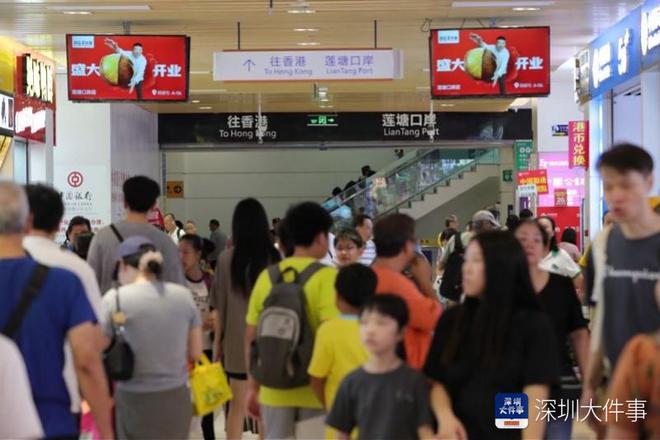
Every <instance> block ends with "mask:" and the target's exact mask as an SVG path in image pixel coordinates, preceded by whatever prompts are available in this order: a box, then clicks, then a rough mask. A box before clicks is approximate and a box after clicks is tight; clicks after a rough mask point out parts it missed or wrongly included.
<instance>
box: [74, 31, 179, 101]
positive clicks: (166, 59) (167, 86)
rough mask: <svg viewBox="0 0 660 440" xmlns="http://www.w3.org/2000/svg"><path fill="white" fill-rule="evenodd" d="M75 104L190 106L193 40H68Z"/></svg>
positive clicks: (109, 37) (117, 37)
mask: <svg viewBox="0 0 660 440" xmlns="http://www.w3.org/2000/svg"><path fill="white" fill-rule="evenodd" d="M66 50H67V79H68V81H69V99H70V100H72V101H158V102H162V101H165V102H177V101H187V100H188V73H189V72H188V71H189V58H190V39H189V38H188V37H186V36H183V35H67V36H66Z"/></svg>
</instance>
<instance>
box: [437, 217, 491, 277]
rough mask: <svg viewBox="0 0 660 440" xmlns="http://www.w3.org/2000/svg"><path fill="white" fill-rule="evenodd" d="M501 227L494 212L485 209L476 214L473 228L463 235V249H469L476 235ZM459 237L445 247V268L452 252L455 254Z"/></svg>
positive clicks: (443, 258) (473, 218) (453, 238)
mask: <svg viewBox="0 0 660 440" xmlns="http://www.w3.org/2000/svg"><path fill="white" fill-rule="evenodd" d="M501 227H502V226H501V225H500V223H499V222H498V221H497V220H496V219H495V216H494V215H493V213H492V212H490V211H487V210H485V209H482V210H481V211H477V212H475V213H474V215H473V216H472V228H471V229H470V230H469V231H467V232H463V233H461V242H462V243H463V248H466V247H467V245H468V243H470V240H472V237H474V236H475V235H477V234H479V233H481V232H485V231H492V230H497V229H500V228H501ZM457 235H458V234H457ZM457 235H454V236H453V237H452V238H450V239H449V241H448V242H447V244H446V245H445V248H444V250H443V252H442V263H441V265H442V266H444V265H445V264H446V263H447V259H449V255H450V254H451V253H452V252H454V248H455V245H456V243H455V242H456V236H457Z"/></svg>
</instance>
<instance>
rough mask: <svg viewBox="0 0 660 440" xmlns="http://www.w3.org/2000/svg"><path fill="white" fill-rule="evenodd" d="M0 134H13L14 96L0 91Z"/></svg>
mask: <svg viewBox="0 0 660 440" xmlns="http://www.w3.org/2000/svg"><path fill="white" fill-rule="evenodd" d="M0 134H2V135H5V136H13V135H14V98H13V97H11V96H10V95H5V94H4V93H0Z"/></svg>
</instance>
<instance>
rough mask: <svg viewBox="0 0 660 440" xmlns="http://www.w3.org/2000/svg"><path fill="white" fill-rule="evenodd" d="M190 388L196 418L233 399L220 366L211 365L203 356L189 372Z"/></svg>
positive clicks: (216, 364)
mask: <svg viewBox="0 0 660 440" xmlns="http://www.w3.org/2000/svg"><path fill="white" fill-rule="evenodd" d="M190 388H191V390H192V401H193V409H194V411H195V415H197V416H204V415H206V414H209V413H211V412H213V410H214V409H216V408H218V407H219V406H221V405H222V404H224V403H225V402H227V401H228V400H231V398H232V397H233V396H232V393H231V388H229V383H228V382H227V376H225V371H224V369H223V368H222V364H220V362H214V363H211V362H210V361H209V358H207V357H206V355H204V354H202V357H201V358H200V359H199V361H198V362H196V363H195V366H194V367H193V370H192V371H191V372H190Z"/></svg>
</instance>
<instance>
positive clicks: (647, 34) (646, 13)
mask: <svg viewBox="0 0 660 440" xmlns="http://www.w3.org/2000/svg"><path fill="white" fill-rule="evenodd" d="M640 15H641V17H640V37H639V38H640V44H641V50H642V67H643V68H647V67H651V66H652V65H654V64H655V63H657V62H658V61H660V0H647V1H646V2H645V3H644V4H643V5H642V10H641V12H640Z"/></svg>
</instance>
